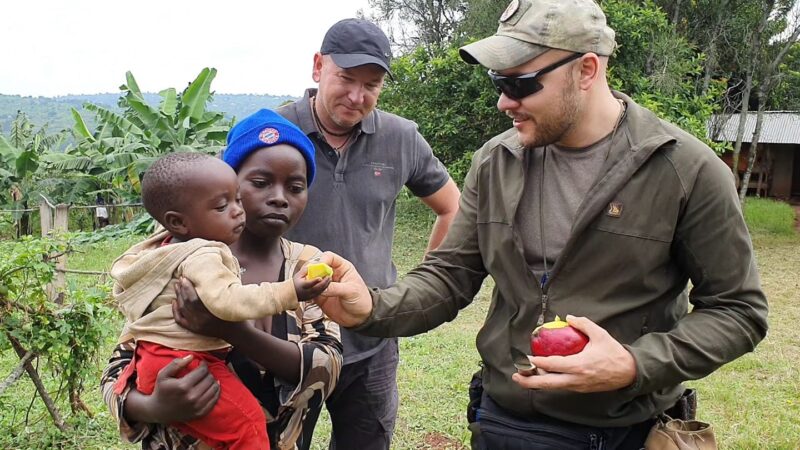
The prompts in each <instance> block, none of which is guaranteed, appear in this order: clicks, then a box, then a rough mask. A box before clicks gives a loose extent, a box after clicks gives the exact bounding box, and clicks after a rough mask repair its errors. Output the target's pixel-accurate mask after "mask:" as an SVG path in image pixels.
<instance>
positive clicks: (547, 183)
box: [515, 135, 611, 280]
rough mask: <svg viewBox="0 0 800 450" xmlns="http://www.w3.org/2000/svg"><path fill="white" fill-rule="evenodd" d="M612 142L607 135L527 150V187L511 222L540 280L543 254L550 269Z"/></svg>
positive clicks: (561, 248)
mask: <svg viewBox="0 0 800 450" xmlns="http://www.w3.org/2000/svg"><path fill="white" fill-rule="evenodd" d="M610 145H611V136H610V135H609V136H606V137H605V138H603V139H601V140H600V141H598V142H596V143H595V144H592V145H590V146H589V147H585V148H568V147H560V146H557V145H554V144H551V145H548V146H546V147H537V148H534V149H532V150H526V151H525V166H526V168H525V171H526V172H525V189H524V191H523V194H522V198H521V199H520V204H519V207H518V208H517V215H516V218H515V221H516V223H517V227H518V229H519V230H520V236H521V238H522V247H523V249H524V255H525V260H526V262H527V263H528V267H530V269H531V270H532V271H533V273H534V274H535V275H536V278H537V279H538V280H541V279H542V275H543V274H544V271H545V265H544V261H545V255H546V257H547V258H546V259H547V269H548V271H549V270H552V268H553V265H554V264H555V262H556V259H558V256H559V255H560V254H561V251H562V250H563V249H564V246H565V245H566V243H567V239H569V236H570V232H571V230H572V224H573V222H574V221H575V214H576V213H577V211H578V207H579V206H580V204H581V202H582V201H583V198H584V197H585V196H586V193H587V192H589V189H590V188H591V187H592V185H593V184H594V182H595V180H596V179H597V175H598V174H599V173H600V169H601V168H602V166H603V163H604V162H605V160H606V155H607V154H608V150H609V147H610ZM542 165H544V170H542ZM543 174H544V178H542V175H543ZM540 186H541V187H543V189H540ZM540 204H541V214H540V209H539V208H540ZM542 229H544V239H542ZM542 241H544V250H543V249H542Z"/></svg>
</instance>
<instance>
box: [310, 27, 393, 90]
mask: <svg viewBox="0 0 800 450" xmlns="http://www.w3.org/2000/svg"><path fill="white" fill-rule="evenodd" d="M319 52H320V53H322V54H323V55H330V56H331V58H333V62H334V63H336V65H337V66H339V67H341V68H342V69H350V68H352V67H358V66H363V65H365V64H377V65H379V66H381V67H382V68H383V70H385V71H386V73H388V74H389V76H390V77H391V76H392V73H391V71H389V62H390V61H391V59H392V47H391V44H390V43H389V38H387V37H386V34H384V33H383V31H381V29H380V28H378V26H377V25H375V24H374V23H372V22H369V21H367V20H362V19H344V20H340V21H338V22H336V23H335V24H333V26H332V27H331V28H330V29H329V30H328V32H327V33H325V38H324V39H323V40H322V47H321V48H320V50H319Z"/></svg>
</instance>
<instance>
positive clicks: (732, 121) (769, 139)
mask: <svg viewBox="0 0 800 450" xmlns="http://www.w3.org/2000/svg"><path fill="white" fill-rule="evenodd" d="M726 118H727V120H725V119H726ZM720 120H725V122H724V123H723V124H722V126H719V125H716V127H715V124H716V123H717V122H718V121H720ZM738 127H739V114H731V115H727V114H725V115H714V116H713V117H712V118H711V120H709V123H708V134H709V137H710V138H711V139H713V140H715V141H728V142H735V141H736V131H737V129H738ZM715 128H717V129H719V132H718V133H716V135H714V133H713V130H714V129H715ZM755 128H756V113H755V111H753V112H751V113H748V114H747V122H745V128H744V138H743V139H742V142H751V141H752V138H753V131H754V130H755ZM758 142H759V143H764V144H800V112H796V111H764V123H763V125H762V126H761V136H760V137H759V138H758Z"/></svg>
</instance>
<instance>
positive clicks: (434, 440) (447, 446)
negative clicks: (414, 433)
mask: <svg viewBox="0 0 800 450" xmlns="http://www.w3.org/2000/svg"><path fill="white" fill-rule="evenodd" d="M417 449H418V450H423V449H424V450H468V448H467V447H466V446H464V444H462V443H461V442H458V441H457V440H455V439H453V438H451V437H448V436H445V435H443V434H440V433H428V434H426V435H425V437H424V438H423V444H422V445H420V446H419V447H417Z"/></svg>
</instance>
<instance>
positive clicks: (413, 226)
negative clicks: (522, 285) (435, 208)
mask: <svg viewBox="0 0 800 450" xmlns="http://www.w3.org/2000/svg"><path fill="white" fill-rule="evenodd" d="M763 202H764V201H753V202H749V203H748V223H749V224H750V227H751V230H753V233H754V236H753V239H754V244H755V247H756V252H757V255H758V262H759V267H760V271H761V277H762V283H763V286H764V289H765V290H766V292H767V295H768V297H769V300H770V307H771V311H770V332H769V336H768V337H767V339H766V340H765V341H764V342H762V343H761V345H760V346H759V347H758V349H757V350H756V352H754V353H752V354H749V355H746V356H744V357H742V358H740V359H739V360H737V361H735V362H733V363H731V364H729V365H727V366H725V367H723V368H722V369H721V370H719V371H717V372H716V373H714V374H713V375H711V376H709V377H707V378H706V379H703V380H698V381H695V382H691V383H689V384H690V385H691V386H693V387H696V388H698V390H699V396H700V400H699V401H700V404H699V417H700V419H702V420H706V421H710V422H711V423H712V424H713V425H714V427H715V429H716V433H717V438H718V440H719V444H720V448H723V449H770V450H771V449H787V450H788V449H797V448H800V420H798V419H797V418H798V417H800V369H799V368H798V364H797V361H800V337H798V334H797V325H796V324H797V323H798V322H800V236H799V235H797V234H796V233H795V232H792V231H788V232H787V231H786V230H787V225H786V224H787V223H788V224H789V230H791V218H789V217H788V216H787V215H786V212H785V211H786V210H785V209H783V205H777V206H776V205H771V204H770V203H766V204H765V203H763ZM754 205H755V206H754ZM770 206H773V207H770ZM776 209H778V212H775V210H776ZM781 210H782V211H783V212H781ZM399 215H400V221H399V223H398V230H397V236H400V238H399V239H397V240H396V242H395V251H394V258H395V261H396V263H397V265H398V269H399V272H400V273H404V272H406V271H407V270H408V269H410V268H412V267H413V266H414V265H415V264H416V263H417V262H419V261H420V260H421V258H422V254H423V251H424V247H425V243H426V241H427V232H428V229H429V227H430V224H431V223H432V217H431V216H430V215H429V214H428V213H427V212H426V211H425V210H424V208H420V207H419V206H417V204H416V203H415V202H411V201H402V202H401V203H400V209H399ZM774 217H778V219H777V222H775V223H773V220H774V219H773V218H774ZM787 220H788V222H787ZM764 222H770V223H771V225H765V224H764ZM776 223H777V224H776ZM137 239H138V238H130V239H121V240H117V241H113V242H106V243H102V244H95V245H94V246H90V247H85V248H83V249H82V250H83V253H80V254H78V255H74V256H71V259H70V260H69V264H68V265H69V267H70V268H73V269H89V270H102V269H106V268H107V267H108V265H109V263H110V262H111V260H113V258H114V257H115V256H116V255H118V254H119V253H120V252H122V251H123V250H124V249H125V248H127V247H128V246H129V245H130V244H131V243H133V242H135V241H136V240H137ZM71 282H74V283H79V284H80V283H82V284H84V285H89V284H92V283H97V282H98V281H97V279H96V278H92V277H85V276H81V277H74V278H72V279H71ZM490 283H491V282H490V281H489V282H487V284H486V285H485V286H484V289H483V291H482V292H481V294H480V295H479V296H478V297H477V298H476V299H475V301H474V302H473V304H472V305H471V306H469V307H468V308H466V309H465V310H464V311H462V313H461V314H460V315H459V317H458V318H457V319H456V320H455V321H453V322H452V323H448V324H445V325H443V326H441V327H439V328H438V329H436V330H434V331H431V332H429V333H426V334H424V335H421V336H416V337H413V338H405V339H402V340H401V351H400V354H401V362H400V372H399V380H398V382H399V386H400V395H401V407H400V413H399V419H398V423H397V430H396V433H395V439H394V444H393V446H392V447H393V448H396V449H463V448H467V447H468V444H467V443H468V441H469V435H468V432H467V429H466V421H465V418H464V410H465V407H466V402H467V384H468V382H469V380H470V377H471V375H472V373H473V372H474V371H475V370H477V367H478V360H479V357H478V353H477V351H476V350H475V335H476V333H477V331H478V329H479V327H480V325H481V323H482V322H483V317H484V315H485V313H486V309H487V308H488V303H489V293H490V289H491V286H490ZM119 326H120V324H119V322H115V323H109V324H108V327H109V329H110V330H117V329H118V328H119ZM113 332H115V331H113ZM113 332H112V335H113ZM112 347H113V337H112V338H110V339H109V342H108V343H107V345H106V348H104V349H103V350H102V351H101V356H100V360H99V361H87V362H86V363H87V364H93V365H94V366H96V367H97V378H98V379H99V374H100V370H101V368H102V367H103V366H104V358H105V357H106V355H108V353H109V352H110V350H111V348H112ZM15 364H16V360H15V358H14V357H13V356H12V355H11V354H10V353H9V352H7V351H6V352H4V353H3V354H2V355H0V382H2V380H3V379H5V377H6V376H7V375H8V373H9V372H10V371H11V370H12V369H13V367H14V366H15ZM45 364H46V361H41V362H40V363H39V365H40V367H41V368H44V367H45ZM46 382H47V383H48V387H49V389H51V390H52V391H55V390H56V389H57V388H58V380H57V379H53V378H48V379H46ZM96 382H97V381H96V380H88V383H87V386H86V391H85V393H84V394H83V398H84V400H85V401H86V402H87V403H88V404H89V406H90V408H91V409H92V410H93V412H94V417H92V418H87V417H85V416H83V415H70V413H69V407H68V406H67V402H66V401H65V399H64V398H60V399H59V406H60V409H61V412H62V414H64V415H65V416H66V417H67V421H68V423H69V424H70V426H71V427H72V431H70V432H69V433H66V434H63V433H60V432H57V431H56V430H55V428H54V427H53V426H52V424H51V423H50V418H49V416H48V415H47V413H46V411H45V409H44V407H43V406H42V404H41V401H40V400H39V399H38V397H36V398H35V397H34V390H33V386H32V384H31V383H30V381H29V380H27V379H26V378H22V379H21V380H20V381H19V382H17V383H16V384H15V385H14V386H13V387H12V388H11V389H9V390H7V391H6V392H5V393H4V394H3V396H2V397H0V449H34V448H63V449H78V448H80V449H109V448H119V449H126V448H135V447H133V446H128V445H124V444H122V443H121V442H120V441H119V439H118V436H117V434H116V430H115V428H114V426H113V424H112V422H111V419H110V418H109V416H108V413H107V412H106V411H105V408H104V406H103V404H102V400H101V398H100V395H99V391H98V390H97V388H96ZM320 422H321V425H320V427H319V429H318V433H317V435H316V438H315V440H314V445H313V447H314V448H315V449H323V448H327V447H326V435H327V431H328V430H329V428H328V426H327V425H326V424H325V418H324V417H323V418H322V419H320Z"/></svg>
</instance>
